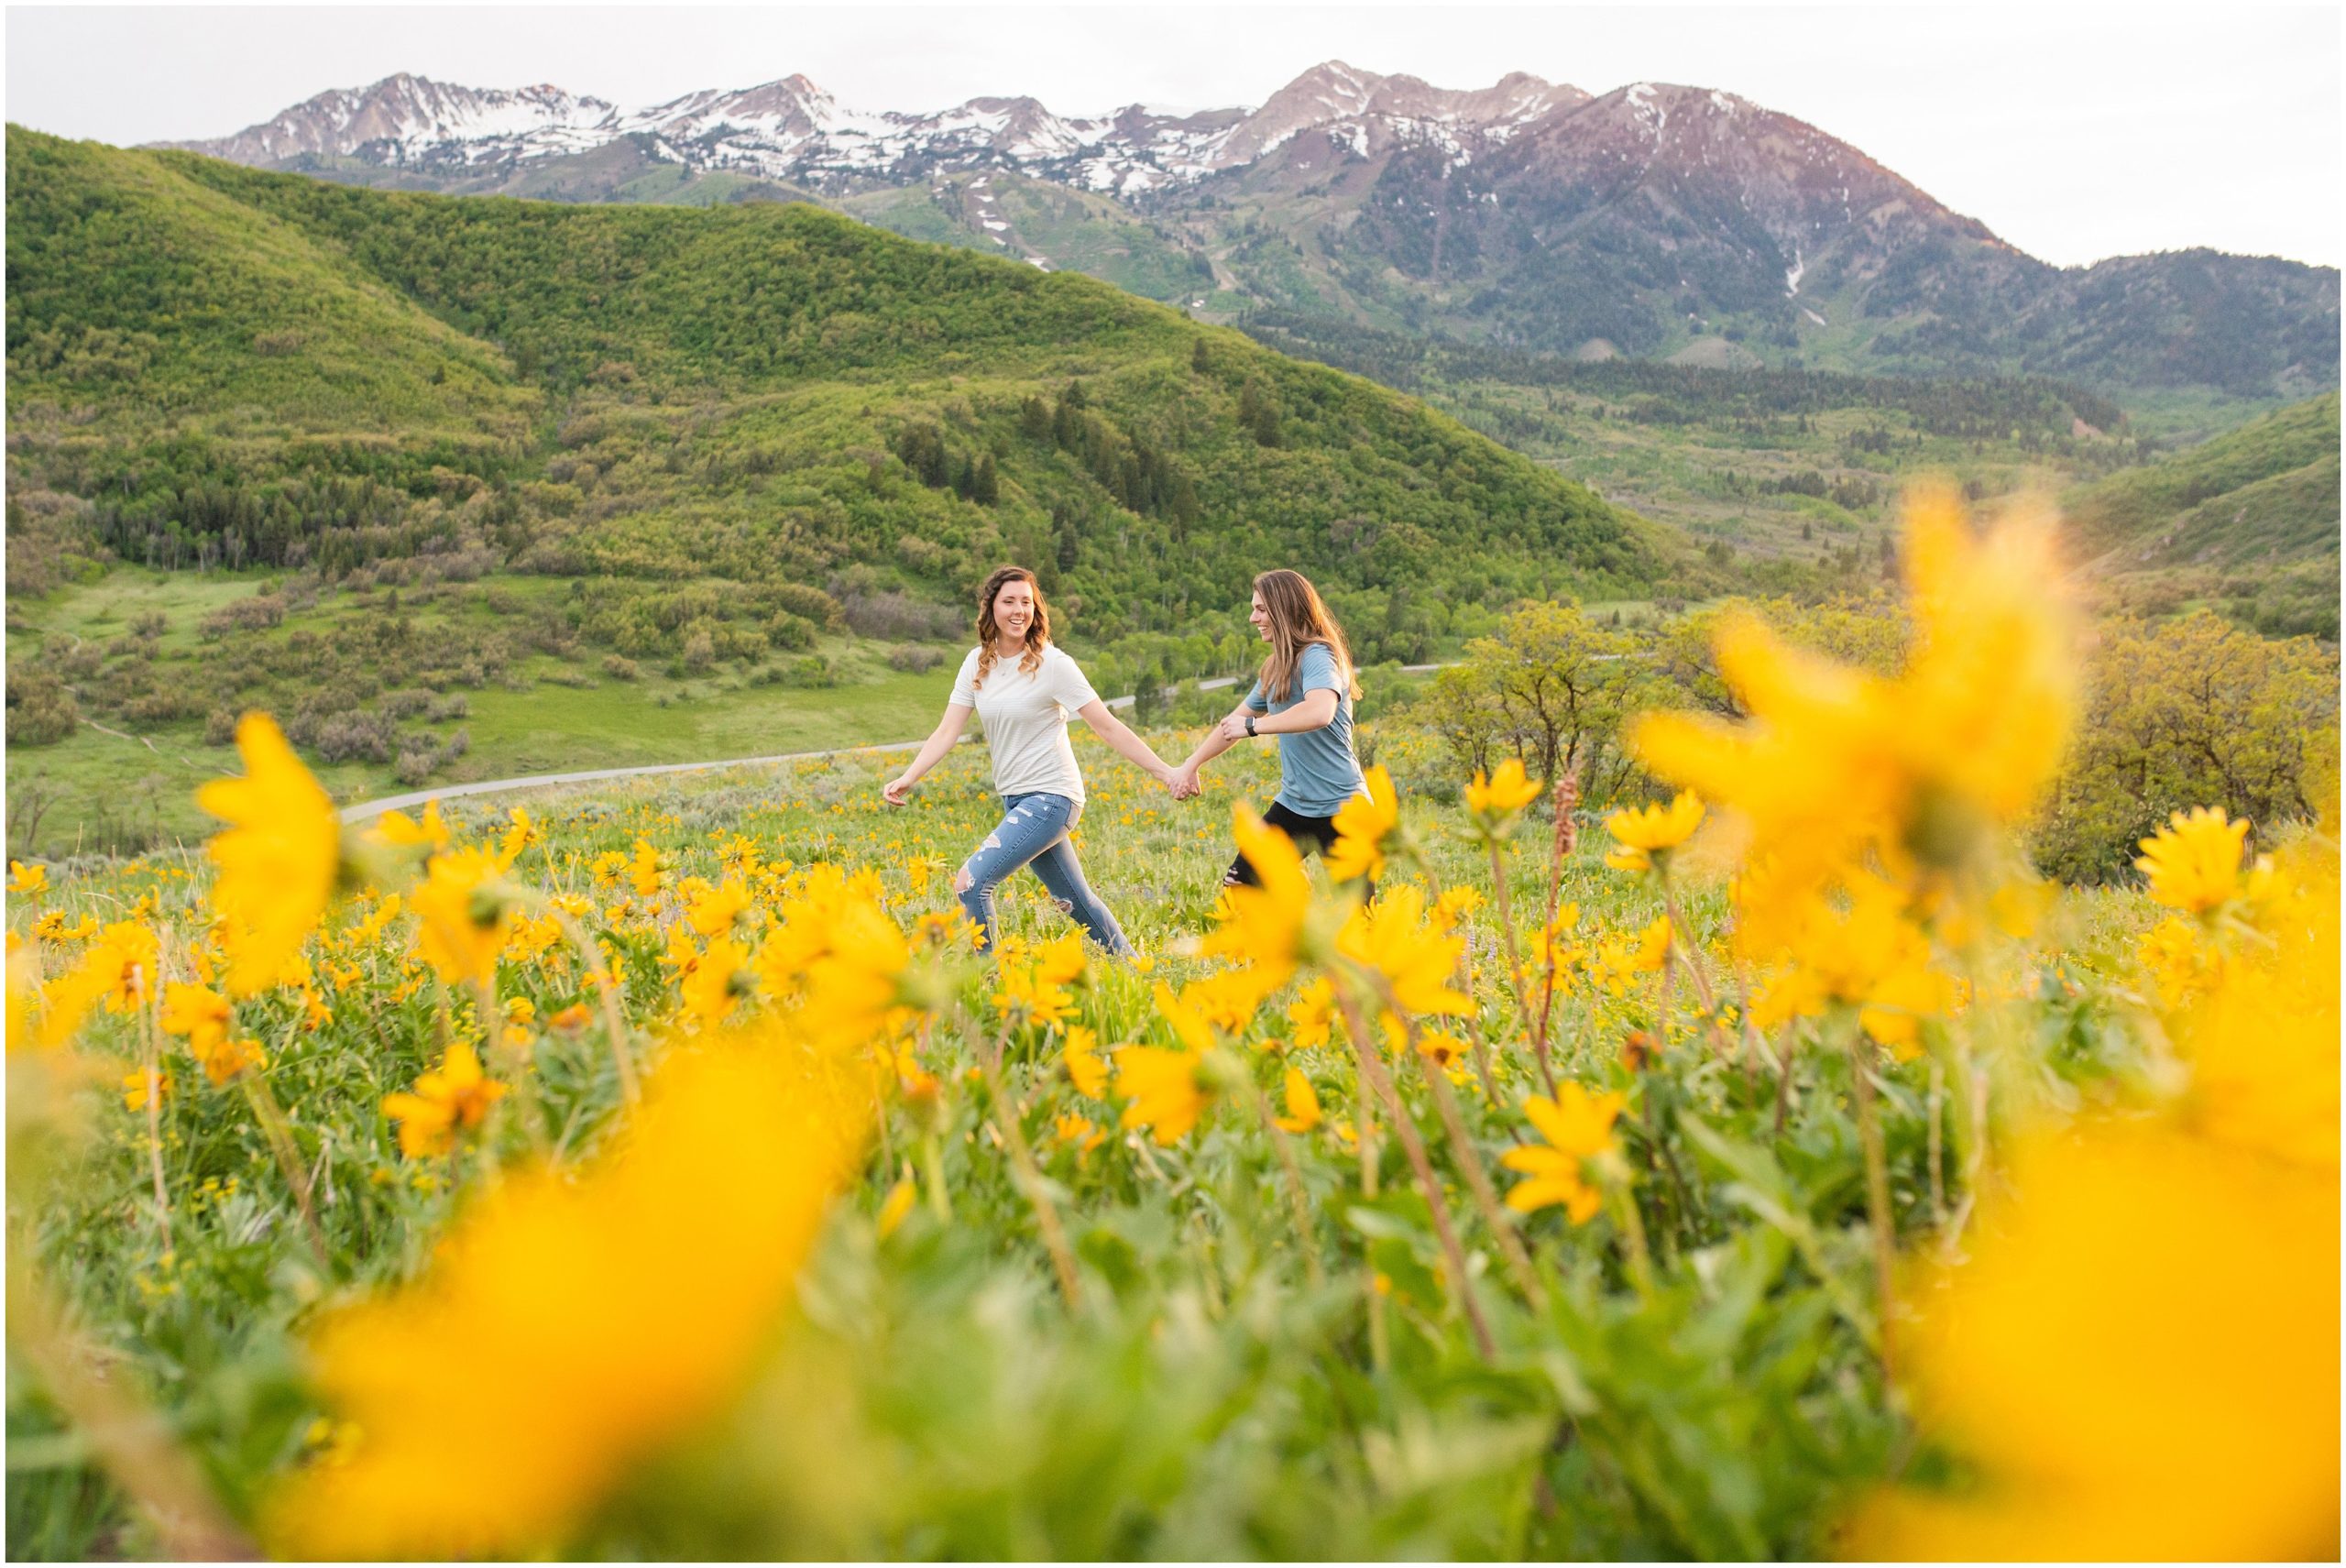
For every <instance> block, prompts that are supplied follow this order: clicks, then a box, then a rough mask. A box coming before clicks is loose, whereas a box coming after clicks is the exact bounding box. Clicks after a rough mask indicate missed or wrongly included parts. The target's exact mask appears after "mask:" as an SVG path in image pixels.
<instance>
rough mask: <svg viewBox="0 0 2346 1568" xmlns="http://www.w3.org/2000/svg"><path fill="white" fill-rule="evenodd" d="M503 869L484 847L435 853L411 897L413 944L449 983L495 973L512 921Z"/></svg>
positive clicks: (491, 978) (486, 979)
mask: <svg viewBox="0 0 2346 1568" xmlns="http://www.w3.org/2000/svg"><path fill="white" fill-rule="evenodd" d="M502 871H503V868H502V867H500V866H499V864H498V863H497V857H496V856H494V855H492V854H490V853H489V852H488V850H481V849H472V850H457V851H456V852H455V853H454V854H446V855H434V856H433V857H432V860H431V862H430V863H429V864H428V865H426V866H425V868H424V880H423V885H422V886H421V887H419V888H417V889H416V890H415V894H414V895H413V897H412V899H411V903H412V904H413V905H414V908H415V913H416V917H417V919H418V920H419V921H420V922H421V925H420V926H419V927H418V928H417V931H416V946H417V948H419V949H420V950H421V951H422V955H423V958H424V960H425V961H426V962H427V963H429V964H431V966H432V967H433V969H434V970H438V971H439V974H440V978H441V979H442V980H444V981H448V982H450V983H451V984H455V983H459V982H465V981H478V982H480V983H483V984H487V983H488V982H490V981H494V980H495V979H496V977H497V955H498V951H499V949H500V948H503V947H504V946H505V938H506V933H507V931H508V929H509V928H510V926H511V925H512V921H513V905H512V904H511V903H510V901H509V900H508V899H507V897H506V896H505V893H504V890H503V888H502V886H501V885H500V883H499V875H500V873H501V872H502Z"/></svg>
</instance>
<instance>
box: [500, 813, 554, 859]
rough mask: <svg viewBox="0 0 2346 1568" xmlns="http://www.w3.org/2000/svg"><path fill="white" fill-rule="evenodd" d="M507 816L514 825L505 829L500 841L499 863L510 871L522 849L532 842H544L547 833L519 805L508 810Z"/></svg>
mask: <svg viewBox="0 0 2346 1568" xmlns="http://www.w3.org/2000/svg"><path fill="white" fill-rule="evenodd" d="M506 817H507V819H508V820H509V821H510V822H511V823H512V826H511V827H510V828H507V829H506V830H505V837H504V838H503V839H500V840H499V842H498V846H497V863H498V864H499V866H502V867H504V868H505V869H507V870H509V871H510V870H511V869H512V866H513V862H514V861H518V860H520V859H521V851H522V850H526V849H528V848H529V847H530V846H531V845H532V844H537V843H542V842H543V841H544V839H545V835H544V834H543V833H540V832H539V831H538V829H537V827H536V825H535V824H533V823H532V822H531V820H530V814H529V813H528V812H527V811H524V810H523V809H522V808H521V807H520V806H515V807H513V809H512V810H510V811H509V812H507V813H506Z"/></svg>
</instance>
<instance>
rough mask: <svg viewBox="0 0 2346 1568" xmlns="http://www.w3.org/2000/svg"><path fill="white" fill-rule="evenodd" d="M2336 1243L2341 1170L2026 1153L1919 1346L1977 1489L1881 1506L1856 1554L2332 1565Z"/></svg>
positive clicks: (2078, 1139)
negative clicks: (2314, 1174)
mask: <svg viewBox="0 0 2346 1568" xmlns="http://www.w3.org/2000/svg"><path fill="white" fill-rule="evenodd" d="M2329 1025H2330V1049H2331V1051H2332V1053H2333V1055H2334V1053H2335V1051H2336V1047H2337V1017H2336V1014H2334V1013H2333V1014H2331V1016H2330V1019H2329ZM2332 1109H2333V1112H2334V1109H2335V1102H2332ZM2331 1130H2332V1135H2333V1137H2334V1136H2335V1122H2334V1120H2333V1122H2332V1129H2331ZM2338 1235H2339V1208H2338V1181H2337V1176H2336V1173H2335V1171H2334V1170H2333V1171H2331V1172H2330V1173H2329V1174H2328V1175H2327V1176H2325V1177H2322V1178H2319V1179H2307V1178H2305V1177H2304V1176H2302V1175H2300V1174H2298V1173H2297V1172H2294V1171H2292V1170H2291V1169H2290V1168H2288V1167H2287V1166H2286V1165H2283V1164H2280V1163H2278V1162H2275V1161H2273V1160H2271V1159H2268V1158H2266V1157H2263V1156H2261V1155H2258V1154H2256V1153H2253V1152H2251V1151H2246V1150H2241V1149H2236V1148H2227V1147H2225V1146H2221V1145H2218V1144H2214V1143H2209V1142H2205V1141H2202V1140H2199V1139H2196V1138H2190V1137H2186V1136H2182V1135H2177V1134H2176V1133H2174V1132H2170V1131H2165V1130H2162V1129H2156V1128H2145V1127H2139V1126H2129V1125H2125V1124H2099V1125H2096V1126H2093V1127H2091V1128H2089V1129H2088V1131H2087V1132H2085V1133H2084V1134H2083V1135H2076V1134H2070V1135H2038V1136H2035V1137H2032V1138H2030V1139H2027V1140H2025V1141H2024V1142H2023V1144H2022V1146H2020V1148H2019V1149H2018V1151H2017V1153H2016V1155H2015V1157H2014V1158H2013V1161H2012V1167H2011V1169H2010V1171H2009V1173H2008V1174H2007V1176H2006V1177H2005V1178H2004V1179H1999V1180H1997V1181H1995V1182H1993V1183H1991V1184H1989V1185H1988V1186H1987V1188H1986V1189H1985V1191H1984V1194H1983V1196H1982V1198H1981V1201H1980V1212H1979V1215H1978V1216H1977V1218H1976V1219H1975V1220H1974V1222H1973V1224H1972V1232H1971V1235H1970V1236H1969V1237H1968V1238H1967V1240H1966V1244H1965V1250H1966V1251H1967V1252H1968V1254H1969V1255H1970V1257H1969V1261H1968V1262H1967V1263H1966V1264H1964V1265H1963V1266H1960V1267H1958V1268H1954V1269H1944V1270H1939V1271H1936V1272H1935V1275H1934V1276H1933V1277H1932V1279H1931V1281H1930V1283H1929V1284H1928V1285H1927V1286H1926V1287H1925V1288H1923V1289H1921V1290H1919V1291H1917V1292H1916V1293H1915V1294H1914V1296H1913V1300H1914V1301H1915V1302H1916V1303H1917V1304H1918V1305H1919V1307H1920V1309H1921V1314H1922V1321H1920V1323H1919V1324H1917V1325H1914V1326H1913V1327H1912V1328H1910V1329H1907V1330H1902V1339H1903V1340H1904V1343H1906V1345H1907V1346H1908V1351H1907V1354H1906V1356H1905V1357H1904V1358H1903V1359H1904V1361H1905V1364H1906V1365H1908V1366H1909V1367H1910V1368H1911V1370H1910V1371H1909V1373H1908V1377H1909V1379H1910V1381H1911V1383H1912V1385H1913V1390H1914V1397H1915V1403H1916V1409H1917V1413H1918V1414H1919V1415H1920V1416H1921V1418H1922V1420H1923V1422H1924V1427H1925V1429H1926V1430H1927V1431H1931V1432H1933V1433H1934V1434H1935V1435H1937V1436H1938V1437H1939V1438H1940V1439H1942V1440H1943V1441H1946V1442H1950V1443H1952V1444H1953V1445H1954V1446H1956V1447H1957V1449H1959V1450H1960V1451H1961V1453H1963V1454H1964V1455H1965V1456H1966V1457H1967V1458H1968V1459H1970V1460H1972V1461H1973V1462H1974V1463H1975V1464H1977V1465H1978V1467H1979V1473H1980V1483H1979V1486H1978V1488H1977V1489H1976V1491H1973V1492H1970V1493H1956V1494H1949V1493H1934V1492H1926V1491H1924V1490H1921V1489H1919V1488H1917V1489H1902V1490H1896V1491H1890V1492H1885V1493H1883V1494H1881V1495H1880V1496H1879V1497H1876V1499H1875V1500H1874V1501H1873V1502H1872V1503H1871V1504H1870V1505H1869V1506H1868V1507H1867V1508H1865V1509H1864V1510H1863V1511H1862V1512H1861V1513H1860V1514H1859V1516H1858V1519H1857V1520H1856V1522H1855V1525H1854V1528H1853V1529H1852V1530H1850V1532H1849V1534H1848V1536H1847V1540H1846V1541H1845V1542H1844V1550H1845V1551H1847V1552H1848V1553H1849V1554H1850V1555H1852V1556H1855V1557H1858V1558H1869V1557H1870V1558H1885V1557H1889V1558H1921V1559H1926V1560H1936V1561H1956V1562H1960V1561H1965V1560H1986V1561H1992V1560H2009V1559H2034V1560H2062V1559H2095V1560H2105V1561H2106V1560H2120V1561H2122V1560H2126V1559H2137V1560H2140V1559H2153V1558H2155V1559H2158V1560H2161V1561H2192V1560H2223V1561H2232V1560H2241V1559H2252V1560H2260V1559H2261V1560H2282V1561H2297V1560H2308V1561H2316V1562H2319V1561H2325V1560H2335V1559H2336V1557H2337V1556H2338V1551H2339V1512H2338V1466H2339V1400H2338V1389H2339V1352H2338V1345H2339V1340H2338V1321H2339V1295H2338V1278H2339V1253H2338ZM2178 1346H2186V1347H2188V1354H2177V1347H2178Z"/></svg>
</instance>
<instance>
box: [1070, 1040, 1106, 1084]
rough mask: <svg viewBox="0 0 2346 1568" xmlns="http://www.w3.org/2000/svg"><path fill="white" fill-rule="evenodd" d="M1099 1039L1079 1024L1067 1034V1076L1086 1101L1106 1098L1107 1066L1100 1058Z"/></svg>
mask: <svg viewBox="0 0 2346 1568" xmlns="http://www.w3.org/2000/svg"><path fill="white" fill-rule="evenodd" d="M1099 1050H1100V1037H1099V1036H1097V1035H1095V1034H1093V1033H1092V1032H1091V1030H1090V1029H1088V1028H1086V1027H1084V1026H1083V1025H1080V1024H1079V1025H1076V1026H1075V1027H1074V1028H1072V1029H1069V1031H1068V1032H1067V1075H1068V1078H1069V1080H1071V1081H1072V1082H1073V1083H1074V1084H1075V1091H1076V1092H1077V1093H1078V1094H1080V1095H1082V1096H1083V1097H1084V1098H1085V1099H1086V1100H1101V1099H1104V1098H1106V1096H1107V1091H1108V1064H1107V1063H1106V1062H1104V1061H1102V1059H1101V1058H1100V1054H1099Z"/></svg>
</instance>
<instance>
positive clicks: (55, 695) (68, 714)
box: [8, 668, 82, 746]
mask: <svg viewBox="0 0 2346 1568" xmlns="http://www.w3.org/2000/svg"><path fill="white" fill-rule="evenodd" d="M81 721H82V709H81V707H80V705H79V704H77V703H76V702H75V701H74V700H73V694H72V693H71V692H70V691H68V690H66V689H65V683H64V682H63V681H60V680H59V679H58V678H57V676H56V675H55V674H51V673H50V672H49V671H47V670H39V669H24V668H18V669H12V670H10V671H9V672H8V744H9V745H11V746H48V745H51V744H54V743H55V742H57V741H60V740H64V739H65V738H66V737H67V736H68V735H71V734H72V733H73V727H74V726H75V725H77V724H79V723H80V722H81Z"/></svg>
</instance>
